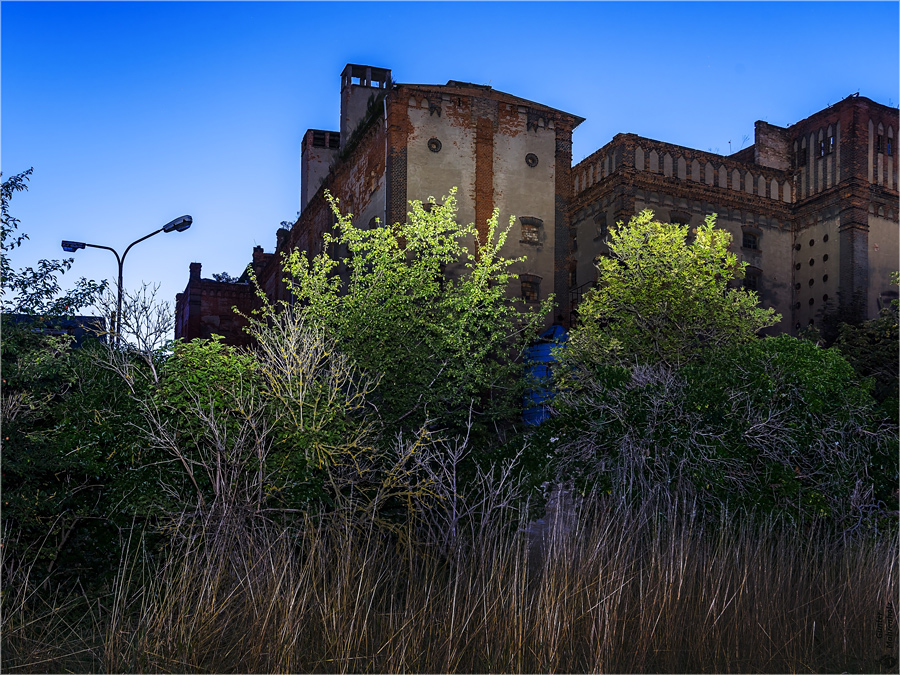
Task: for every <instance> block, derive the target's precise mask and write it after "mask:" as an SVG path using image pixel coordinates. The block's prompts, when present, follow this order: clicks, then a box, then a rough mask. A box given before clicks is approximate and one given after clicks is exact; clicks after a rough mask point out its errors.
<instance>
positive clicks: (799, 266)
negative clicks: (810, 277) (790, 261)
mask: <svg viewBox="0 0 900 675" xmlns="http://www.w3.org/2000/svg"><path fill="white" fill-rule="evenodd" d="M801 267H803V265H801V264H800V263H797V264H796V265H794V269H795V270H799V269H800V268H801Z"/></svg>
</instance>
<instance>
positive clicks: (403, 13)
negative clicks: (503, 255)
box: [0, 0, 900, 301]
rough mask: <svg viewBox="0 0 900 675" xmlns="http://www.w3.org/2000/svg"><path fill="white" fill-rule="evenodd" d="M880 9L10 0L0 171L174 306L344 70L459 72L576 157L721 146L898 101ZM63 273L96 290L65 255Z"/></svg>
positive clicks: (222, 250)
mask: <svg viewBox="0 0 900 675" xmlns="http://www.w3.org/2000/svg"><path fill="white" fill-rule="evenodd" d="M898 8H900V5H898V3H897V2H877V3H866V2H850V3H842V2H824V3H818V2H801V3H780V2H728V3H714V2H700V3H682V2H665V3H652V2H629V3H612V2H600V3H593V2H590V3H589V2H579V3H562V2H554V3H547V4H545V3H540V2H528V3H514V2H504V3H480V2H466V3H449V2H446V3H444V2H441V3H413V2H398V3H349V2H336V3H312V2H129V3H118V2H62V3H55V2H18V1H12V2H11V1H8V0H5V1H4V2H2V5H0V31H2V34H0V45H2V46H0V76H2V79H0V141H2V155H0V167H2V171H3V174H4V177H7V176H9V175H11V174H14V173H18V172H19V171H22V170H24V169H26V168H28V167H32V166H33V167H34V176H33V178H32V181H31V184H30V190H29V192H27V193H24V194H19V195H17V196H16V197H15V198H14V200H13V202H12V208H11V211H12V213H13V215H15V216H17V217H18V218H20V219H21V221H22V227H23V229H24V230H25V231H26V232H28V233H29V235H30V237H31V241H30V242H28V243H26V244H25V246H23V248H22V249H21V250H19V251H17V252H16V254H15V255H14V256H13V263H14V264H16V265H19V266H21V265H27V264H33V263H34V262H35V261H36V260H38V259H39V258H60V257H64V254H63V252H62V251H61V249H60V247H59V242H60V240H61V239H75V240H81V241H88V242H90V243H96V244H104V245H107V246H112V247H114V248H117V249H118V250H119V251H120V252H121V251H122V250H123V249H124V248H125V247H126V246H127V245H128V244H129V243H130V242H131V241H133V240H135V239H137V238H139V237H141V236H143V235H144V234H147V233H149V232H151V231H152V230H154V229H156V228H158V227H160V226H161V225H163V224H164V223H166V222H168V221H169V220H171V219H172V218H174V217H176V216H180V215H182V214H185V213H188V214H191V215H192V216H193V218H194V226H193V227H192V228H191V229H190V230H188V231H187V232H184V233H182V234H169V235H165V234H160V235H157V236H156V237H154V238H152V239H149V240H148V241H146V242H144V243H141V244H139V245H138V246H137V247H135V248H134V249H133V250H132V252H131V253H129V256H128V259H127V262H126V266H125V285H126V287H129V288H135V287H137V286H139V285H140V283H141V282H151V283H159V284H160V285H161V288H160V295H161V296H162V298H163V299H166V300H170V301H174V296H175V293H177V292H180V291H181V290H183V288H184V286H185V284H186V283H187V278H188V265H189V263H191V262H193V261H197V262H202V263H203V275H204V276H211V275H212V274H213V273H214V272H222V271H227V272H229V273H231V274H238V273H240V271H241V270H242V269H243V268H244V266H245V265H246V263H247V262H248V261H249V259H250V255H251V250H252V248H253V246H254V245H257V244H259V245H262V246H263V247H264V248H265V249H266V250H267V251H271V250H272V249H273V248H274V245H275V230H276V229H277V227H278V224H279V222H280V221H282V220H288V219H290V220H293V219H294V218H295V217H296V213H297V210H298V208H299V205H298V193H299V186H300V172H299V156H300V141H301V138H302V136H303V133H304V131H305V130H306V129H308V128H320V129H336V128H338V114H339V107H340V100H339V86H340V73H341V70H342V69H343V67H344V65H345V64H346V63H363V64H368V65H374V66H380V67H386V68H391V69H392V70H393V77H394V80H395V81H398V82H419V83H431V82H433V83H444V82H446V81H447V80H450V79H455V80H463V81H469V82H476V83H479V84H490V85H491V86H493V87H494V88H496V89H499V90H501V91H505V92H508V93H511V94H515V95H518V96H522V97H524V98H527V99H531V100H534V101H537V102H540V103H544V104H547V105H550V106H554V107H557V108H560V109H562V110H565V111H567V112H571V113H574V114H577V115H580V116H581V117H584V118H586V121H585V122H584V123H583V124H582V125H581V126H580V127H579V128H578V129H577V130H576V131H575V136H574V147H573V155H574V159H575V160H576V161H577V160H580V159H581V158H583V157H585V156H586V155H588V154H590V153H591V152H593V151H594V150H596V149H597V148H599V147H600V146H602V145H604V144H605V143H607V142H609V140H610V139H611V138H612V137H613V136H614V135H615V134H616V133H620V132H633V133H637V134H641V135H643V136H648V137H651V138H656V139H659V140H665V141H669V142H672V143H677V144H680V145H685V146H689V147H696V148H701V149H704V150H713V151H719V152H721V153H723V154H727V153H728V148H729V141H730V142H731V147H732V150H733V151H737V150H738V149H739V148H740V147H741V143H742V139H743V138H744V137H745V136H749V137H750V140H749V141H748V143H752V134H753V123H754V121H756V120H757V119H762V120H766V121H768V122H770V123H772V124H777V125H782V126H784V125H788V124H791V123H794V122H796V121H798V120H800V119H803V118H804V117H806V116H808V115H810V114H812V113H814V112H815V111H817V110H820V109H821V108H823V107H825V106H827V105H829V104H830V103H834V102H835V101H837V100H839V99H841V98H843V97H845V96H847V95H849V94H851V93H854V92H856V91H859V92H860V94H861V95H863V96H867V97H869V98H871V99H873V100H875V101H878V102H880V103H884V104H889V105H893V106H896V105H897V104H898V101H900V92H898V89H900V85H898V82H900V72H898V57H900V46H898V25H900V10H898ZM75 259H76V263H75V266H74V268H73V271H72V272H70V273H69V275H67V276H72V277H77V276H86V277H88V278H95V279H101V278H107V279H110V280H114V278H115V270H116V267H115V261H114V259H113V256H112V255H111V254H110V253H108V252H106V251H100V250H90V249H88V250H86V251H79V252H78V253H76V254H75Z"/></svg>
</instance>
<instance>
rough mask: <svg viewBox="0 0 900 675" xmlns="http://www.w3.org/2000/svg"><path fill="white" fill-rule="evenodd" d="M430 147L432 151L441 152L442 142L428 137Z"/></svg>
mask: <svg viewBox="0 0 900 675" xmlns="http://www.w3.org/2000/svg"><path fill="white" fill-rule="evenodd" d="M428 149H429V150H431V151H432V152H440V151H441V142H440V141H439V140H438V139H436V138H429V139H428Z"/></svg>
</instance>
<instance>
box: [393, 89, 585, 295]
mask: <svg viewBox="0 0 900 675" xmlns="http://www.w3.org/2000/svg"><path fill="white" fill-rule="evenodd" d="M397 98H398V104H399V103H400V101H406V103H407V109H406V116H405V120H404V122H405V124H406V137H405V138H406V146H405V147H404V148H403V149H402V152H403V155H402V156H403V157H405V160H406V166H405V173H404V176H405V187H406V196H407V198H408V199H419V200H422V201H425V200H427V199H428V198H429V197H434V198H435V199H436V200H438V201H439V200H440V199H441V198H442V197H443V196H444V195H445V194H446V193H447V191H448V190H449V189H450V188H451V187H454V186H455V187H457V188H458V190H457V201H458V209H459V210H458V215H457V217H458V219H459V222H461V223H474V224H475V227H476V230H477V231H478V233H479V236H480V237H484V236H485V235H486V232H487V226H486V223H487V220H488V218H490V216H491V214H492V211H493V209H494V208H496V209H498V211H499V224H500V225H501V226H502V227H505V226H506V225H507V224H508V223H509V219H510V217H511V216H515V217H516V220H515V224H514V225H513V229H512V231H511V233H510V236H509V237H508V238H507V241H506V245H505V247H504V249H503V251H502V254H503V255H504V256H505V257H507V258H518V257H525V260H524V261H522V262H519V263H516V265H515V266H514V268H513V271H514V272H516V273H518V274H522V275H528V276H527V279H528V280H529V281H530V282H531V283H535V282H536V283H538V284H539V294H538V300H540V299H546V298H547V297H548V296H549V295H550V294H551V293H553V292H554V284H555V273H556V267H555V265H556V261H555V254H556V252H557V251H558V248H559V242H558V241H557V231H558V228H559V226H560V225H561V224H562V226H564V227H565V234H566V239H567V238H568V226H567V220H568V213H567V210H566V209H564V210H563V214H564V217H563V219H562V223H560V219H559V217H558V213H557V201H558V198H559V197H560V195H559V194H558V193H559V188H558V185H557V183H558V163H557V149H556V146H557V134H558V127H560V126H562V127H563V128H565V127H566V126H567V124H566V122H565V121H564V122H563V123H562V125H560V124H559V117H558V116H557V115H556V114H555V113H551V112H549V111H547V110H545V109H541V110H537V109H535V108H533V107H530V106H524V105H519V104H518V103H517V102H516V101H515V100H511V99H513V97H510V96H508V95H505V94H502V93H500V92H493V91H492V90H490V88H488V87H481V86H477V85H469V84H467V83H458V84H451V85H448V86H445V87H437V86H435V87H425V86H419V85H417V86H412V85H410V86H403V87H401V88H400V91H399V93H398V97H397ZM397 116H398V117H399V113H397ZM571 125H572V121H571V120H569V121H568V126H569V127H571ZM397 126H398V127H400V124H398V125H397ZM400 154H401V153H400V152H397V153H396V155H397V157H398V161H399V157H400ZM569 166H570V160H567V162H566V173H567V174H568V169H569ZM568 193H569V189H568V186H566V187H565V188H563V195H562V196H563V198H565V197H566V196H567V195H568ZM523 219H524V220H523ZM464 243H465V244H466V245H469V246H474V241H469V242H464ZM564 243H565V242H564ZM459 271H460V270H459V269H454V268H451V269H449V270H448V273H449V274H451V275H453V274H458V273H459ZM510 294H511V295H515V296H521V294H522V290H521V288H520V287H519V285H514V286H513V287H511V288H510Z"/></svg>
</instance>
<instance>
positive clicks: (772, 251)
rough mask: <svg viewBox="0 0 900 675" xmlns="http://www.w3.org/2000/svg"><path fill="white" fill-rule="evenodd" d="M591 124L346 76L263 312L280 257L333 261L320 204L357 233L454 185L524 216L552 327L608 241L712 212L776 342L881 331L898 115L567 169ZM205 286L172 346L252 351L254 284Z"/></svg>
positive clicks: (764, 132)
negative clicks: (852, 326)
mask: <svg viewBox="0 0 900 675" xmlns="http://www.w3.org/2000/svg"><path fill="white" fill-rule="evenodd" d="M582 121H583V119H582V118H580V117H577V116H575V115H572V114H570V113H566V112H563V111H560V110H556V109H554V108H550V107H548V106H544V105H541V104H538V103H534V102H532V101H527V100H525V99H522V98H519V97H516V96H513V95H510V94H506V93H503V92H500V91H497V90H494V89H492V88H491V87H487V86H483V85H475V84H471V83H467V82H457V81H453V80H451V81H450V82H448V83H447V84H445V85H428V84H400V83H395V82H393V81H392V78H391V71H390V70H387V69H383V68H374V67H370V66H362V65H354V64H349V65H347V66H346V68H345V69H344V71H343V73H342V74H341V116H340V131H325V130H317V129H309V130H308V131H307V132H306V134H305V135H304V137H303V146H302V151H301V185H300V206H301V212H300V215H299V218H298V219H297V221H296V222H295V223H294V225H293V226H292V227H291V228H290V229H284V228H282V229H279V230H278V231H277V233H276V247H275V253H268V254H267V253H263V251H262V248H260V247H257V248H256V249H254V251H253V258H252V263H251V264H252V266H253V268H254V270H255V272H256V275H257V278H258V279H259V281H260V284H261V286H262V287H263V289H264V290H265V292H266V294H267V295H268V296H269V297H270V298H272V299H284V298H285V297H286V291H285V288H284V285H283V283H282V281H281V274H280V267H279V261H280V259H281V253H282V252H285V251H288V250H291V249H293V248H300V249H301V250H304V251H308V252H310V253H311V254H316V253H319V252H320V251H321V250H322V246H323V240H322V234H323V233H324V232H325V231H328V230H329V229H330V228H331V227H332V225H333V222H334V220H333V215H332V213H331V212H330V209H329V207H328V204H327V202H326V200H325V198H324V191H325V189H326V188H327V189H328V190H329V191H330V192H331V193H332V194H333V195H335V196H336V197H338V198H339V199H340V201H341V206H342V208H343V209H345V210H346V211H349V212H351V213H353V214H354V222H355V223H357V224H365V225H366V226H369V227H374V226H375V224H376V222H377V221H380V222H397V221H399V220H401V219H405V218H406V212H407V202H408V200H412V199H419V200H422V201H425V200H427V199H428V198H429V197H435V198H438V199H439V198H440V197H441V196H442V195H445V194H446V193H447V192H448V191H449V189H450V188H451V187H454V186H455V187H457V188H458V192H457V199H458V205H459V219H460V221H461V222H467V223H468V222H475V223H476V226H477V227H478V228H479V230H480V231H483V229H484V228H485V227H486V225H485V222H486V220H487V219H488V217H489V216H490V215H491V212H492V210H493V209H494V208H495V207H496V208H498V209H499V211H500V222H501V223H505V222H507V221H508V219H509V217H510V215H515V216H516V217H517V221H516V225H515V227H516V229H517V231H516V232H514V233H513V235H514V236H512V237H510V238H509V240H508V241H507V244H506V248H505V250H504V255H506V256H507V257H519V256H525V258H526V260H525V261H524V262H522V263H518V264H517V267H516V268H514V271H515V272H516V273H518V274H519V275H520V283H521V288H520V289H516V291H517V292H518V291H519V290H520V291H521V292H522V294H523V297H526V298H528V299H532V300H534V301H538V300H540V299H542V298H545V297H546V296H547V294H548V293H554V294H555V296H556V299H557V304H558V308H557V311H556V312H555V313H554V316H553V317H551V320H553V321H555V322H557V323H562V324H569V323H570V322H571V321H572V320H573V319H574V316H575V315H574V310H576V308H577V304H578V302H579V300H580V297H581V295H582V294H583V292H584V291H585V290H586V289H587V288H589V287H590V285H591V284H592V283H593V281H594V279H595V274H596V271H595V268H594V266H593V261H594V259H595V258H596V256H598V255H602V254H603V253H604V251H605V239H606V237H607V232H608V228H609V226H610V225H611V224H613V223H615V222H617V221H620V220H625V221H627V220H628V218H630V217H631V215H633V214H634V213H636V212H638V211H640V210H641V209H644V208H650V209H652V210H653V211H654V212H656V214H657V216H658V218H659V219H660V220H665V221H674V222H680V223H690V224H693V225H697V224H699V223H700V222H702V220H703V218H704V217H705V216H706V214H709V213H717V214H718V223H719V225H720V226H721V227H723V228H725V229H727V230H728V231H729V232H731V234H732V236H733V239H734V247H735V251H736V252H738V253H739V256H740V257H741V258H742V259H744V260H746V261H747V262H748V263H749V264H750V273H749V274H748V275H747V278H746V280H745V283H746V285H748V286H750V287H752V288H755V289H756V290H758V292H759V294H760V298H761V301H762V303H763V304H764V305H766V306H772V307H774V308H775V309H776V310H777V311H778V312H779V313H781V314H782V316H783V320H782V323H781V324H779V325H778V326H777V327H775V328H774V329H773V330H774V331H776V332H790V333H796V331H797V330H798V329H799V328H800V327H802V326H805V325H807V324H809V323H810V321H815V320H816V319H817V318H818V317H819V316H821V314H822V312H823V311H826V310H828V311H831V310H834V309H837V308H838V307H840V308H841V309H842V310H844V311H846V312H850V313H852V314H853V315H855V316H857V317H861V318H862V317H871V316H875V315H876V314H877V312H878V309H879V307H880V306H881V305H882V304H883V303H884V302H885V301H887V300H888V299H889V298H891V297H896V294H895V293H893V291H892V290H891V287H890V285H889V274H890V272H891V271H892V270H896V269H897V267H898V264H900V263H898V246H900V243H898V224H897V223H898V192H897V180H898V167H897V158H896V146H895V134H896V133H898V131H900V125H898V113H897V110H896V109H894V108H888V107H886V106H883V105H880V104H878V103H875V102H873V101H870V100H869V99H866V98H863V97H859V96H852V97H848V98H847V99H844V100H843V101H841V102H839V103H836V104H835V105H832V106H830V107H828V108H827V109H825V110H822V111H820V112H818V113H816V114H814V115H812V116H810V117H809V118H807V119H805V120H802V121H800V122H798V123H797V124H794V125H791V126H790V127H787V128H781V127H776V126H773V125H770V124H766V123H765V122H757V123H756V137H755V142H754V144H753V145H752V146H750V147H749V148H746V149H743V150H741V151H740V152H737V153H734V154H732V155H728V156H723V155H718V154H714V153H711V152H703V151H700V150H694V149H691V148H685V147H680V146H676V145H672V144H669V143H664V142H660V141H655V140H651V139H648V138H642V137H640V136H636V135H634V134H619V135H617V136H616V137H615V138H613V140H612V141H611V142H610V143H608V144H607V145H605V146H604V147H602V148H600V149H599V150H597V151H596V152H595V153H593V154H592V155H590V156H589V157H587V158H586V159H584V160H583V161H581V162H579V163H578V164H577V165H575V166H572V132H573V130H574V129H575V127H577V126H578V125H579V124H580V123H581V122H582ZM200 271H201V267H200V264H199V263H193V264H192V265H191V270H190V279H189V281H188V285H187V287H186V289H185V291H184V293H179V294H178V296H177V298H176V327H175V335H176V337H184V338H187V339H190V338H194V337H209V336H210V335H211V334H212V333H218V334H221V335H223V336H225V338H226V340H227V341H229V342H231V343H235V344H241V343H245V342H246V335H245V334H244V333H243V332H242V331H241V328H242V326H243V325H244V323H243V319H242V318H241V317H240V316H239V315H235V314H234V312H233V311H232V307H235V306H236V307H238V308H240V309H241V310H242V311H243V312H244V313H247V312H249V311H250V310H251V309H252V308H253V306H254V300H255V294H254V292H253V290H252V288H251V287H250V285H249V284H248V283H247V278H246V275H244V276H243V277H242V278H241V279H239V281H238V282H237V283H224V282H216V281H213V280H210V279H203V278H201V276H200ZM449 272H450V273H451V274H452V273H453V271H452V270H450V271H449Z"/></svg>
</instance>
